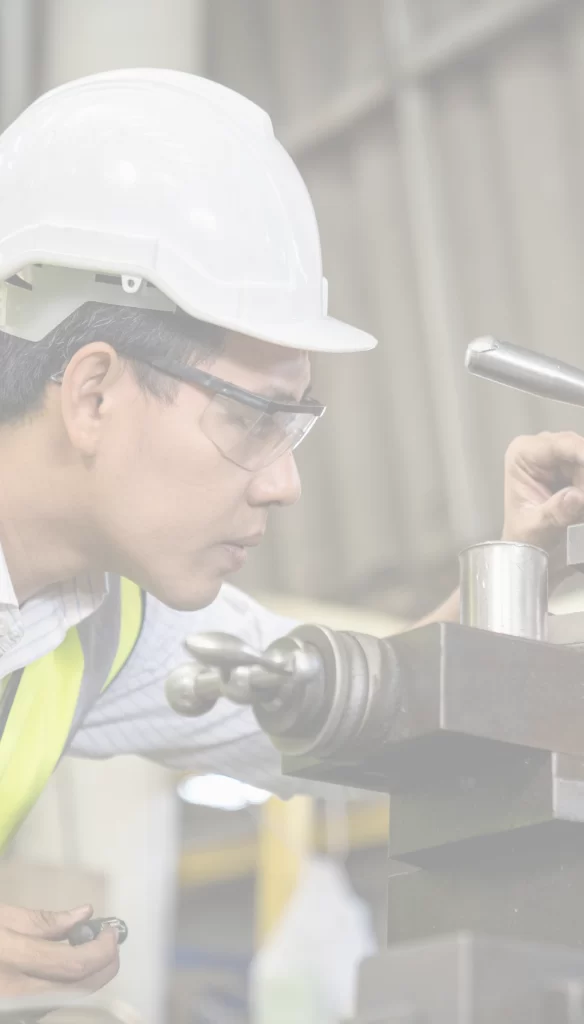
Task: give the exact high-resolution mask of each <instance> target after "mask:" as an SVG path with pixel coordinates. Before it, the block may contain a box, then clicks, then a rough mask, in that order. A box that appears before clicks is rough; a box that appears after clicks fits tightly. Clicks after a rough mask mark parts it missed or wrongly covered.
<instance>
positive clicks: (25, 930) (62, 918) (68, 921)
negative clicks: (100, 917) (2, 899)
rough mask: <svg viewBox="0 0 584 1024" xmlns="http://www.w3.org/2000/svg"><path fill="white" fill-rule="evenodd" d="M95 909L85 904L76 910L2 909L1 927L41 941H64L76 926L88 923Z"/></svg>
mask: <svg viewBox="0 0 584 1024" xmlns="http://www.w3.org/2000/svg"><path fill="white" fill-rule="evenodd" d="M92 914H93V907H92V906H91V905H90V904H89V903H85V904H84V905H83V906H82V907H75V909H74V910H27V909H25V908H24V907H7V906H3V907H1V908H0V926H1V927H2V928H10V929H11V930H12V931H15V932H20V934H21V935H31V936H35V937H37V938H39V939H64V938H65V937H66V935H67V934H68V933H69V932H70V931H71V928H72V927H73V925H75V924H79V923H80V922H82V921H88V920H89V918H90V917H91V915H92Z"/></svg>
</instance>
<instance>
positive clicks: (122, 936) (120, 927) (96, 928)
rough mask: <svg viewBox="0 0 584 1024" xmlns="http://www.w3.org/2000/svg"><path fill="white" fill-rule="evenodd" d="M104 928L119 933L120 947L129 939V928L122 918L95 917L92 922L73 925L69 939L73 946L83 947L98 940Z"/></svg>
mask: <svg viewBox="0 0 584 1024" xmlns="http://www.w3.org/2000/svg"><path fill="white" fill-rule="evenodd" d="M104 928H113V930H114V931H115V932H116V933H117V937H118V946H121V945H122V943H123V942H125V941H126V939H127V938H128V926H127V924H126V922H125V921H122V919H121V918H120V917H94V918H92V919H91V921H82V922H80V924H76V925H73V928H72V929H71V931H70V932H69V934H68V936H67V939H68V941H69V945H71V946H82V945H83V944H84V943H85V942H91V941H92V939H96V938H97V936H98V935H99V934H100V932H102V931H103V929H104Z"/></svg>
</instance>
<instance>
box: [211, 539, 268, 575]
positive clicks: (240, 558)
mask: <svg viewBox="0 0 584 1024" xmlns="http://www.w3.org/2000/svg"><path fill="white" fill-rule="evenodd" d="M263 536H264V535H263V533H254V534H250V535H249V536H247V537H238V538H237V540H226V541H221V542H220V543H219V544H218V545H217V546H218V548H219V550H220V551H222V552H223V554H224V555H225V561H226V562H227V572H237V570H238V569H241V568H243V566H244V565H245V563H246V561H247V556H248V552H249V548H255V547H257V546H258V544H260V543H261V540H262V538H263Z"/></svg>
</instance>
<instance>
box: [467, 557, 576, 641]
mask: <svg viewBox="0 0 584 1024" xmlns="http://www.w3.org/2000/svg"><path fill="white" fill-rule="evenodd" d="M547 611H548V556H547V553H546V552H545V551H542V550H541V548H536V547H533V546H532V545H531V544H516V543H511V542H505V541H496V542H488V543H485V544H475V545H474V546H473V547H470V548H467V549H466V550H465V551H463V552H461V554H460V621H461V623H462V624H463V625H464V626H475V627H476V628H477V629H489V630H492V631H493V632H495V633H509V634H511V635H512V636H521V637H525V638H526V639H528V640H545V638H546V626H547ZM583 639H584V636H583Z"/></svg>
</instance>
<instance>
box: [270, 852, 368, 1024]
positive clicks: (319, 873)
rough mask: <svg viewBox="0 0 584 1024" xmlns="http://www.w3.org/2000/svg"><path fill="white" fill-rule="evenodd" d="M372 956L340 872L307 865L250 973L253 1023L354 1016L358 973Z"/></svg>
mask: <svg viewBox="0 0 584 1024" xmlns="http://www.w3.org/2000/svg"><path fill="white" fill-rule="evenodd" d="M375 952H376V943H375V938H374V936H373V931H372V928H371V923H370V919H369V913H368V910H367V908H366V906H365V904H363V903H362V901H361V900H359V899H358V898H357V896H356V895H355V893H354V892H353V890H352V888H351V885H350V882H349V879H348V877H347V875H346V872H345V871H344V870H343V868H342V867H341V866H340V865H339V864H337V863H336V862H335V861H333V860H331V859H329V858H325V857H314V858H310V859H309V860H307V862H306V863H305V865H304V868H303V870H302V872H301V875H300V879H299V882H298V885H297V887H296V890H295V892H294V894H293V895H292V897H291V899H290V902H289V904H288V906H287V907H286V910H285V911H284V914H283V915H282V918H281V920H280V922H279V923H278V925H277V926H276V927H275V928H274V930H273V931H272V933H271V934H270V936H269V937H268V940H267V942H266V945H265V946H264V947H263V948H262V949H261V950H260V951H259V953H258V954H257V956H256V958H255V960H254V963H253V965H252V971H251V990H250V1003H251V1007H252V1020H253V1022H254V1024H338V1022H339V1021H342V1020H346V1019H347V1018H350V1017H351V1016H353V1014H354V1010H355V995H356V983H357V970H358V967H359V964H360V962H361V960H362V959H363V958H364V957H366V956H370V955H371V954H373V953H375Z"/></svg>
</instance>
